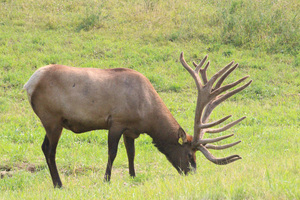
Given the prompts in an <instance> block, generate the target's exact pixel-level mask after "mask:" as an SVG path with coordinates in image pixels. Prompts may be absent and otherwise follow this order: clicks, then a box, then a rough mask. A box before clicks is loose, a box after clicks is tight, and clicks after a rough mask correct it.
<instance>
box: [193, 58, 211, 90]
mask: <svg viewBox="0 0 300 200" xmlns="http://www.w3.org/2000/svg"><path fill="white" fill-rule="evenodd" d="M204 59H205V60H206V59H207V56H206V57H205V58H204ZM204 59H203V60H204ZM203 60H202V61H203ZM200 64H201V63H200ZM200 64H199V65H200ZM209 64H210V62H209V61H208V62H207V63H206V65H205V67H204V68H203V69H200V74H201V77H202V80H203V84H204V85H205V84H206V83H207V74H206V71H207V68H208V67H209ZM193 65H194V66H195V67H196V68H197V67H198V66H199V65H197V63H195V62H193ZM202 65H203V64H201V66H202ZM195 71H196V70H195Z"/></svg>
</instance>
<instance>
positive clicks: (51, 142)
mask: <svg viewBox="0 0 300 200" xmlns="http://www.w3.org/2000/svg"><path fill="white" fill-rule="evenodd" d="M45 130H46V136H45V139H44V142H43V144H42V150H43V153H44V155H45V158H46V162H47V165H48V167H49V170H50V174H51V178H52V181H53V185H54V187H58V188H60V187H62V182H61V180H60V177H59V174H58V171H57V167H56V162H55V154H56V147H57V144H58V140H59V138H60V136H61V132H62V127H60V126H58V127H55V128H54V127H47V126H45Z"/></svg>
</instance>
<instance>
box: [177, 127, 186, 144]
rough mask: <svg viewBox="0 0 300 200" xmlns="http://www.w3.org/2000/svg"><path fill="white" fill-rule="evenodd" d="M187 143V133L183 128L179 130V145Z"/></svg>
mask: <svg viewBox="0 0 300 200" xmlns="http://www.w3.org/2000/svg"><path fill="white" fill-rule="evenodd" d="M186 142H187V138H186V133H185V132H184V130H183V129H182V128H180V129H179V130H178V143H179V144H181V145H183V144H184V143H186Z"/></svg>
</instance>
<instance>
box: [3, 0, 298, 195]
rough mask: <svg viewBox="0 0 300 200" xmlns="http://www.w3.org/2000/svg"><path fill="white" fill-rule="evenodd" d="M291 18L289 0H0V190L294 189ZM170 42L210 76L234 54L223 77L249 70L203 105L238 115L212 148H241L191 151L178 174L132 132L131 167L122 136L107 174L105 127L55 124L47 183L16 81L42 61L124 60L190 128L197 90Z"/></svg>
mask: <svg viewBox="0 0 300 200" xmlns="http://www.w3.org/2000/svg"><path fill="white" fill-rule="evenodd" d="M299 21H300V20H299V2H298V1H296V0H291V1H271V0H267V1H258V0H255V1H245V0H239V1H237V0H236V1H219V0H216V1H206V0H201V1H180V0H166V1H161V0H143V1H133V0H129V1H121V0H117V1H111V0H105V1H90V0H87V1H79V0H75V1H70V0H63V1H56V0H43V1H41V0H37V1H22V0H16V1H12V0H0V155H1V156H0V171H1V179H0V199H299V198H300V193H299V189H298V188H299V185H300V179H299V177H300V176H299V175H300V174H299V172H300V170H299V169H300V166H299V162H298V160H299V152H300V148H299V144H300V137H299V133H300V117H299V116H300V115H299V113H300V78H299V77H300V68H299V66H300V65H299V63H300V56H299V41H300V40H299V39H300V37H299V32H300V31H299ZM181 51H184V52H185V58H186V60H187V61H188V63H189V64H190V65H192V61H197V62H199V60H200V59H202V58H203V57H204V56H205V55H206V54H208V55H209V59H210V61H211V67H210V68H209V72H208V75H209V76H211V75H212V74H213V73H215V72H216V71H217V70H218V69H220V68H221V67H222V66H225V65H226V64H228V63H229V62H230V61H231V60H235V61H236V62H238V63H239V64H240V66H239V68H238V69H237V70H236V71H235V72H234V73H233V74H232V75H230V77H229V78H228V81H227V82H228V83H229V82H230V81H234V80H237V79H238V78H240V77H242V76H244V75H246V74H249V75H250V76H251V79H253V80H254V82H253V83H252V84H251V86H250V87H249V88H247V89H246V90H245V91H243V92H242V93H240V94H237V95H236V96H234V97H232V98H231V99H229V100H228V101H226V102H225V103H223V104H222V105H220V106H219V108H217V109H216V110H215V111H214V113H213V114H212V119H219V118H220V117H223V116H226V115H228V114H232V115H233V118H234V119H238V118H239V117H242V116H244V115H246V116H247V119H246V120H244V121H242V122H241V123H240V124H239V125H237V126H235V127H234V128H232V129H231V130H228V131H227V133H235V136H234V138H232V139H228V141H227V142H233V141H236V140H242V141H243V142H242V143H241V144H239V145H238V146H236V147H233V148H231V149H228V150H223V151H213V154H214V155H215V156H217V157H223V156H227V155H230V154H237V153H238V154H239V155H241V156H242V157H243V159H242V160H241V161H237V162H235V163H233V164H230V165H227V166H216V165H214V164H212V163H210V162H209V161H208V160H206V159H205V158H204V156H203V155H202V154H201V153H200V152H198V153H197V167H198V169H197V173H196V174H191V175H189V176H180V175H178V173H177V172H176V170H175V169H174V168H173V167H172V166H171V164H170V163H169V162H168V161H167V159H166V158H165V157H164V155H163V154H161V153H159V151H158V150H157V149H156V148H155V147H154V146H153V145H152V143H151V139H150V137H148V136H147V135H142V136H140V137H139V138H138V139H137V140H136V159H135V160H136V172H137V177H136V178H135V179H131V178H130V177H129V175H128V168H127V156H126V152H125V148H124V144H123V142H122V141H121V142H120V145H119V152H118V155H117V158H116V161H115V163H114V166H113V171H112V181H111V183H109V184H108V183H104V182H103V181H102V179H103V176H104V172H105V167H106V160H107V133H106V131H93V132H90V133H84V134H80V135H76V134H73V133H71V132H69V131H64V133H63V135H62V138H61V140H60V141H59V145H58V149H57V165H58V169H59V172H60V175H61V178H62V182H63V184H64V188H63V189H62V190H58V189H53V186H52V181H51V178H50V174H49V170H48V167H47V165H46V162H45V160H44V156H43V153H42V151H41V144H42V141H43V138H44V134H45V133H44V130H43V127H42V126H41V123H40V122H39V120H38V118H37V117H36V116H35V115H34V113H33V111H32V109H31V108H30V105H29V103H28V101H27V96H26V94H25V92H24V91H23V90H22V87H23V85H24V83H25V82H26V81H27V80H28V79H29V77H30V76H31V75H32V74H33V72H34V71H35V70H36V69H38V68H40V67H42V66H44V65H48V64H50V63H58V64H64V65H70V66H76V67H97V68H114V67H127V68H132V69H135V70H137V71H139V72H141V73H143V74H144V75H145V76H146V77H148V78H149V80H150V81H151V82H152V84H153V85H154V87H155V88H156V90H157V91H158V92H159V94H160V96H161V97H162V99H163V100H164V102H165V104H166V105H167V107H168V108H169V109H170V111H171V112H172V114H173V115H174V117H175V118H176V119H177V121H178V122H179V123H180V124H181V126H182V127H183V128H184V129H185V130H186V131H187V132H188V133H190V134H191V133H192V130H193V119H194V110H195V101H196V91H195V85H194V81H193V80H192V78H191V77H190V75H189V74H188V72H186V70H185V69H184V68H183V67H182V66H181V64H180V62H179V54H180V52H181ZM234 119H233V120H234ZM217 136H218V135H217ZM207 137H214V136H207ZM223 143H225V142H222V144H223Z"/></svg>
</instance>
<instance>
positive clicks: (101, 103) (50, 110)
mask: <svg viewBox="0 0 300 200" xmlns="http://www.w3.org/2000/svg"><path fill="white" fill-rule="evenodd" d="M206 60H207V56H205V57H204V59H202V60H201V62H200V63H199V64H196V63H195V62H194V63H193V64H194V66H195V70H193V69H192V68H191V67H190V66H189V65H188V64H187V63H186V61H185V59H184V57H183V52H182V53H181V54H180V61H181V63H182V65H183V67H184V68H185V69H186V70H187V71H188V72H189V73H190V75H191V76H192V77H193V79H194V80H195V83H196V86H197V90H198V98H197V105H196V111H195V121H194V135H193V136H191V135H188V134H186V133H185V131H184V130H183V129H182V128H181V126H180V125H179V124H178V123H177V121H176V120H175V119H174V117H173V116H172V114H171V112H170V111H169V110H168V108H167V107H166V106H165V104H164V103H163V101H162V100H161V98H160V97H159V95H158V93H157V92H156V90H155V89H154V87H153V86H152V85H151V83H150V81H149V80H148V79H147V78H146V77H145V76H143V75H142V74H141V73H139V72H137V71H134V70H131V69H126V68H115V69H96V68H74V67H68V66H63V65H56V64H53V65H48V66H45V67H42V68H40V69H38V70H37V71H36V72H35V73H34V74H33V75H32V76H31V78H30V79H29V81H28V82H27V83H26V84H25V85H24V89H26V90H27V95H28V99H29V102H30V104H31V107H32V109H33V111H34V112H35V114H36V115H37V116H38V117H39V119H40V121H41V123H42V125H43V127H44V128H45V131H46V135H45V138H44V142H43V144H42V151H43V153H44V155H45V158H46V162H47V165H48V167H49V170H50V174H51V177H52V181H53V185H54V187H62V182H61V180H60V177H59V174H58V170H57V167H56V162H55V154H56V147H57V144H58V141H59V138H60V136H61V133H62V129H63V128H66V129H68V130H71V131H73V132H74V133H83V132H87V131H91V130H98V129H106V130H108V161H107V167H106V172H105V176H104V179H105V180H106V181H110V178H111V170H112V166H113V162H114V159H115V157H116V155H117V150H118V143H119V140H120V138H121V136H122V135H123V139H124V144H125V148H126V151H127V156H128V163H129V175H130V176H132V177H134V176H135V169H134V156H135V144H134V141H135V139H136V138H138V137H139V135H140V134H143V133H146V134H148V135H149V136H150V137H151V138H152V140H153V143H154V145H155V146H156V147H157V148H158V150H159V151H160V152H161V153H163V154H164V155H165V156H166V158H167V159H168V160H169V161H170V162H171V164H172V165H173V166H174V167H175V168H176V170H177V171H178V172H179V173H180V174H187V173H189V172H190V171H193V170H195V169H196V156H195V153H196V151H201V152H202V153H203V154H204V156H205V157H206V158H207V159H208V160H209V161H211V162H213V163H215V164H218V165H225V164H228V163H231V162H234V161H236V160H239V159H241V157H240V156H239V155H232V156H228V157H225V158H216V157H214V156H213V155H212V154H211V153H210V152H209V151H208V149H216V150H220V149H225V148H229V147H232V146H234V145H236V144H238V143H239V142H240V141H238V142H234V143H231V144H227V145H222V146H217V145H212V144H211V143H214V142H217V141H220V140H223V139H226V138H228V137H231V136H233V134H230V135H226V136H221V137H217V138H214V139H203V136H204V134H205V133H218V132H222V131H225V130H227V129H229V128H231V127H232V126H234V125H235V124H237V123H239V122H240V121H242V120H243V119H245V117H242V118H240V119H238V120H236V121H234V122H231V123H229V124H228V125H225V126H224V127H221V128H212V127H214V126H216V125H218V124H220V123H222V122H223V121H225V120H227V119H228V118H229V117H231V115H229V116H227V117H224V118H222V119H220V120H217V121H214V122H209V116H210V114H211V113H212V111H213V110H214V108H215V107H216V106H218V105H219V104H220V103H221V102H223V101H224V100H226V99H228V98H229V97H231V96H232V95H234V94H236V93H238V92H240V91H242V90H243V89H245V88H246V87H247V86H249V85H250V84H251V82H252V80H250V81H249V82H248V83H246V84H244V85H243V86H240V87H238V88H236V89H234V90H232V91H228V92H227V93H225V94H224V92H225V91H227V90H229V89H231V88H233V87H235V86H236V85H238V84H239V83H241V82H242V81H244V80H245V79H247V78H248V77H249V76H245V77H243V78H241V79H240V80H238V81H236V82H234V83H231V84H228V85H225V86H221V85H222V83H223V81H224V80H225V79H226V78H227V77H228V75H229V74H231V73H232V72H233V71H234V70H235V69H236V68H237V66H238V64H235V65H234V66H233V63H234V62H231V63H229V64H228V65H227V66H226V67H224V68H223V69H221V70H220V71H219V72H217V73H216V74H215V75H213V76H212V78H211V79H210V80H208V78H207V74H206V71H207V69H208V66H209V62H207V64H206V65H205V66H204V67H203V68H202V66H203V65H204V64H205V62H206ZM200 75H201V77H200ZM201 79H202V80H201ZM217 80H218V81H217ZM216 81H217V82H216ZM215 82H216V84H215ZM221 93H223V94H221Z"/></svg>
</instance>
